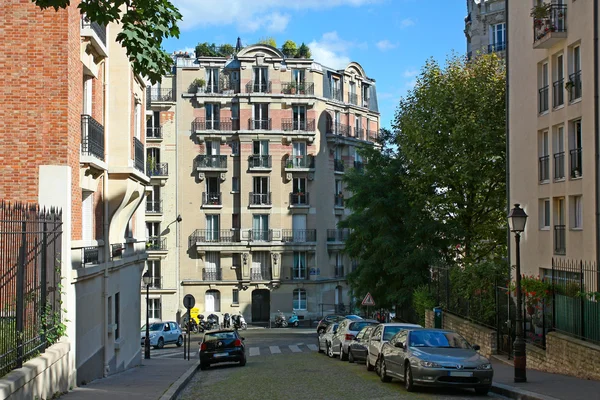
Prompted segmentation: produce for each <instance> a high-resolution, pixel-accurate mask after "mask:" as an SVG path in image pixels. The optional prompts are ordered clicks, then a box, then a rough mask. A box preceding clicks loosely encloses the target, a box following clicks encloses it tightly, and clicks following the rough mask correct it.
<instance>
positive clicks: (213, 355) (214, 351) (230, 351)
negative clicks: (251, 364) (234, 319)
mask: <svg viewBox="0 0 600 400" xmlns="http://www.w3.org/2000/svg"><path fill="white" fill-rule="evenodd" d="M199 344H200V351H199V357H200V369H202V370H205V369H207V368H208V367H209V366H210V365H211V364H217V363H222V362H239V363H240V366H241V367H243V366H244V365H246V346H245V345H244V338H243V337H242V336H240V335H239V334H238V331H236V330H235V329H219V330H214V331H208V332H205V333H204V337H203V338H202V341H201V342H200V343H199Z"/></svg>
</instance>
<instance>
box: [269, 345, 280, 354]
mask: <svg viewBox="0 0 600 400" xmlns="http://www.w3.org/2000/svg"><path fill="white" fill-rule="evenodd" d="M269 350H271V354H281V350H280V349H279V346H269Z"/></svg>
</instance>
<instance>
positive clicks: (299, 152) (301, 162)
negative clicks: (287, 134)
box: [292, 142, 308, 168]
mask: <svg viewBox="0 0 600 400" xmlns="http://www.w3.org/2000/svg"><path fill="white" fill-rule="evenodd" d="M292 163H293V166H294V168H307V167H308V165H307V158H306V142H292Z"/></svg>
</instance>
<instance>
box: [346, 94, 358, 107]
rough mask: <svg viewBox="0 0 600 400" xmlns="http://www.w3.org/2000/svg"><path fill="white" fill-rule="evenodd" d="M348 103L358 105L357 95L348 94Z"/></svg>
mask: <svg viewBox="0 0 600 400" xmlns="http://www.w3.org/2000/svg"><path fill="white" fill-rule="evenodd" d="M348 103H350V104H354V105H355V106H357V105H358V95H357V94H356V93H350V92H348Z"/></svg>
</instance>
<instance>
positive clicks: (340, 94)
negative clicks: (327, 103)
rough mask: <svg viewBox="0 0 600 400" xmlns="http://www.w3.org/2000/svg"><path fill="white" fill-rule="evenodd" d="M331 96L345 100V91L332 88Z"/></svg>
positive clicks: (338, 99) (334, 98)
mask: <svg viewBox="0 0 600 400" xmlns="http://www.w3.org/2000/svg"><path fill="white" fill-rule="evenodd" d="M330 95H331V98H332V99H333V100H337V101H344V93H343V92H342V89H333V88H332V89H331V94H330Z"/></svg>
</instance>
